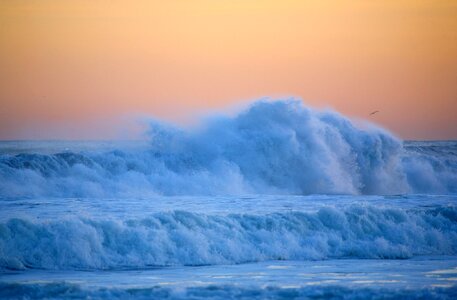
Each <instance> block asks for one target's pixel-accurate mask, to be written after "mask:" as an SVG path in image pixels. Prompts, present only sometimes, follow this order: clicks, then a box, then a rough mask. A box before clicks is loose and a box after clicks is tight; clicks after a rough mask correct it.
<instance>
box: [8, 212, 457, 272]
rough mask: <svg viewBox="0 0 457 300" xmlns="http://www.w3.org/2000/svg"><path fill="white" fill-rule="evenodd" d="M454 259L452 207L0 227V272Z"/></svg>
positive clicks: (174, 215)
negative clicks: (420, 257)
mask: <svg viewBox="0 0 457 300" xmlns="http://www.w3.org/2000/svg"><path fill="white" fill-rule="evenodd" d="M456 254H457V208H455V207H441V208H428V209H426V210H418V211H407V210H400V209H393V208H389V209H388V208H384V209H380V208H375V207H373V206H365V205H358V206H351V207H348V208H345V209H336V208H330V207H328V208H321V209H319V210H318V211H317V212H313V213H303V212H290V213H273V214H266V215H247V214H232V215H227V216H222V215H206V214H197V213H191V212H184V211H174V212H162V213H156V214H153V215H152V216H150V217H147V218H144V219H131V220H125V221H119V220H99V219H88V218H76V217H75V218H64V219H58V220H53V221H40V220H34V221H31V220H26V219H17V218H15V219H10V220H8V221H6V222H5V223H2V224H0V269H24V268H38V269H117V268H142V267H148V266H170V265H212V264H234V263H245V262H256V261H265V260H318V259H327V258H349V257H350V258H392V259H399V258H400V259H401V258H409V257H412V256H416V255H456Z"/></svg>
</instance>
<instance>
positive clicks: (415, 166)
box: [0, 101, 457, 198]
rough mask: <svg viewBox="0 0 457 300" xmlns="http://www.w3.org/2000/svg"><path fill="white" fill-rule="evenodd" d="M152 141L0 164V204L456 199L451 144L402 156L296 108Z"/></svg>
mask: <svg viewBox="0 0 457 300" xmlns="http://www.w3.org/2000/svg"><path fill="white" fill-rule="evenodd" d="M150 136H151V144H150V148H149V149H147V150H137V151H133V150H129V151H123V150H114V151H100V152H97V151H93V150H92V151H81V152H70V151H64V152H60V153H55V154H39V153H22V154H18V155H8V154H6V155H1V156H0V197H4V198H5V197H24V196H26V197H27V196H30V197H35V196H57V197H61V196H64V197H75V196H78V197H83V196H95V197H97V196H145V195H153V194H161V195H181V194H184V195H216V194H232V195H234V194H246V193H257V194H314V193H320V194H335V193H338V194H401V193H411V192H412V193H454V192H457V150H456V149H457V145H456V144H455V143H454V144H452V143H451V144H449V145H446V147H445V149H447V150H446V151H447V152H446V153H445V154H446V155H442V154H443V153H438V154H436V153H433V151H432V152H430V151H423V150H424V147H416V148H414V147H410V148H409V149H405V147H403V144H402V142H401V141H399V140H398V139H396V138H395V137H393V136H391V135H390V134H389V133H387V132H385V131H383V130H381V129H378V128H374V127H373V128H371V129H368V130H362V129H359V128H357V127H355V126H354V125H353V124H352V123H351V121H350V120H348V119H347V118H344V117H343V116H341V115H339V114H337V113H334V112H322V111H315V110H312V109H309V108H307V107H305V106H304V105H303V104H302V103H301V102H300V101H276V102H266V101H260V102H255V103H254V104H253V105H251V106H250V107H249V108H248V109H247V110H245V111H243V112H241V113H240V114H238V115H237V116H234V117H218V118H213V119H212V120H210V121H207V122H206V123H204V125H202V126H201V127H200V128H198V129H194V130H190V131H185V130H182V129H179V128H176V127H173V126H169V125H166V124H161V123H158V122H152V124H151V127H150ZM449 147H450V148H449ZM449 149H451V150H449ZM429 150H430V149H429ZM437 151H441V152H442V149H441V150H440V149H438V150H437ZM435 154H436V155H435ZM24 186H26V187H27V188H24Z"/></svg>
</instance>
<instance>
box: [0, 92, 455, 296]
mask: <svg viewBox="0 0 457 300" xmlns="http://www.w3.org/2000/svg"><path fill="white" fill-rule="evenodd" d="M146 136H147V138H145V139H144V140H142V141H2V142H0V298H3V299H67V298H72V299H208V298H209V299H400V298H401V299H456V298H457V141H402V140H400V139H398V138H396V137H395V136H393V135H392V134H390V133H389V132H387V131H385V130H383V129H381V128H378V127H376V126H374V125H370V124H362V125H361V124H358V123H357V122H353V121H351V120H350V119H348V118H346V117H344V116H342V115H340V114H338V113H335V112H332V111H317V110H313V109H310V108H307V107H306V106H304V105H303V104H302V103H301V102H297V101H277V102H265V101H260V102H256V103H254V104H252V105H251V106H250V107H248V108H246V109H245V110H242V111H240V112H238V113H237V114H235V115H231V116H220V115H218V116H210V117H208V118H207V119H206V120H205V121H203V122H202V123H201V124H200V125H198V126H193V127H192V128H191V129H183V128H179V127H177V126H174V125H171V124H166V123H164V122H159V121H154V120H151V121H150V124H149V128H148V130H147V132H146Z"/></svg>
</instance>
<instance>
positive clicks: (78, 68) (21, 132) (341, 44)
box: [0, 0, 457, 139]
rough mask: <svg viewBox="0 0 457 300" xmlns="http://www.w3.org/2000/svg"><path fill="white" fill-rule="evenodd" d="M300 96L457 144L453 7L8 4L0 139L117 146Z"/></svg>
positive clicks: (0, 11) (247, 1) (283, 2)
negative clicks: (115, 141) (152, 120)
mask: <svg viewBox="0 0 457 300" xmlns="http://www.w3.org/2000/svg"><path fill="white" fill-rule="evenodd" d="M264 96H271V97H276V96H297V97H300V98H302V99H303V100H304V101H305V102H307V103H309V104H310V105H312V106H317V107H332V108H334V109H336V110H338V111H340V112H342V113H344V114H346V115H349V116H354V117H359V118H360V117H361V118H367V117H368V113H369V112H371V111H373V110H380V111H381V113H379V114H377V115H375V116H373V117H372V118H371V119H372V120H373V121H375V122H377V123H380V124H382V125H383V126H385V127H387V128H388V129H390V130H391V131H393V132H394V133H395V134H397V135H399V136H400V137H402V138H407V139H456V138H457V1H455V0H450V1H439V0H424V1H422V0H397V1H393V0H392V1H366V0H364V1H362V0H361V1H344V0H339V1H325V0H324V1H323V0H316V1H306V0H301V1H289V0H277V1H267V0H264V1H260V0H259V1H251V0H231V1H226V0H207V1H200V0H198V1H191V0H189V1H185V0H179V1H178V0H167V1H153V0H144V1H134V0H129V1H128V0H122V1H117V0H111V1H107V0H87V1H78V0H74V1H69V0H68V1H67V0H39V1H38V0H37V1H30V0H2V1H1V2H0V104H1V106H0V107H1V108H0V139H20V138H46V139H49V138H76V139H81V138H112V137H114V136H116V134H117V133H118V131H119V127H122V126H119V125H118V126H114V125H113V123H114V121H113V120H116V119H117V118H118V117H120V116H123V117H125V116H127V115H136V114H143V115H145V114H148V115H155V116H158V117H160V118H166V119H171V120H177V121H180V120H182V119H185V118H186V117H188V116H189V115H192V114H195V113H196V112H200V111H202V110H203V111H204V110H208V109H215V108H225V107H227V106H230V104H231V103H240V102H243V101H246V100H249V99H256V98H260V97H264Z"/></svg>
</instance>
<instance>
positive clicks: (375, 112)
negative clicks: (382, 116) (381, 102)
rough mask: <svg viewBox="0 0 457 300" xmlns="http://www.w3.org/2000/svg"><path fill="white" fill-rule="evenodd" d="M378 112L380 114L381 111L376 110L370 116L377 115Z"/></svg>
mask: <svg viewBox="0 0 457 300" xmlns="http://www.w3.org/2000/svg"><path fill="white" fill-rule="evenodd" d="M378 112H379V110H375V111H374V112H372V113H370V116H372V115H374V114H377V113H378Z"/></svg>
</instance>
